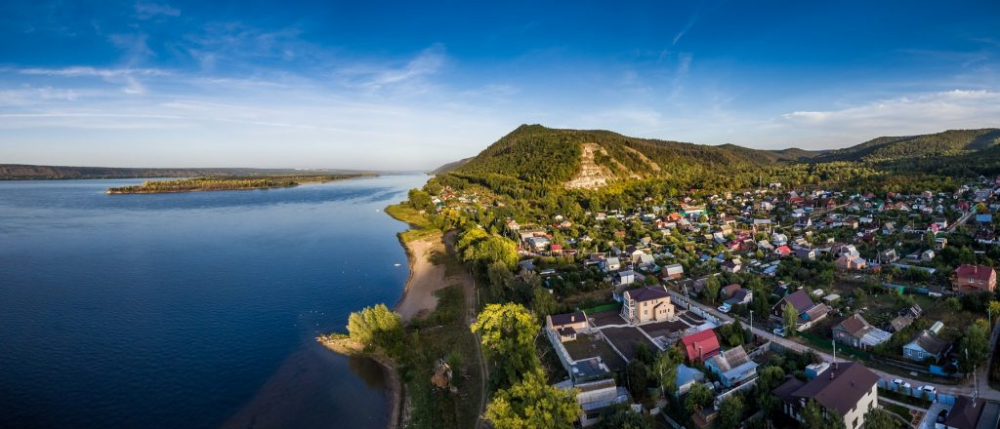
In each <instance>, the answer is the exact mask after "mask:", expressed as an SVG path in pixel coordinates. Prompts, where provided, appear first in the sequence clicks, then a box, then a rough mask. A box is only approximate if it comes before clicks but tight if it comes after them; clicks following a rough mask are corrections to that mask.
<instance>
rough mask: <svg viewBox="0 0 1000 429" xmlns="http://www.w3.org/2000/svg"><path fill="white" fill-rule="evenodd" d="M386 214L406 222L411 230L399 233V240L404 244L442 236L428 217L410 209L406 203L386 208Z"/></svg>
mask: <svg viewBox="0 0 1000 429" xmlns="http://www.w3.org/2000/svg"><path fill="white" fill-rule="evenodd" d="M385 213H386V214H388V215H389V216H392V218H393V219H396V220H398V221H400V222H406V223H407V224H409V225H410V229H409V230H406V231H403V232H401V233H399V239H400V240H402V241H403V242H404V243H408V242H411V241H413V240H419V239H422V238H427V237H431V236H434V235H436V234H440V233H441V230H440V229H438V228H437V227H435V226H434V225H433V224H431V221H430V219H428V218H427V215H425V214H424V213H421V212H420V211H419V210H416V209H414V208H413V207H410V206H409V205H407V204H406V203H400V204H393V205H391V206H388V207H386V208H385Z"/></svg>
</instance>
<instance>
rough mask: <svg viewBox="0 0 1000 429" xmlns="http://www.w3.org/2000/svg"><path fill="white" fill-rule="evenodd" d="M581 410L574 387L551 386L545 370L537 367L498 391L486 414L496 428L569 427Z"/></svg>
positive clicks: (568, 428) (565, 428)
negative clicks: (516, 381) (514, 382)
mask: <svg viewBox="0 0 1000 429" xmlns="http://www.w3.org/2000/svg"><path fill="white" fill-rule="evenodd" d="M582 412H583V410H582V409H581V408H580V405H579V404H577V402H576V390H575V389H571V390H562V389H559V388H556V387H552V386H550V385H548V383H546V381H545V374H544V373H542V370H541V369H535V370H533V371H530V372H528V373H526V374H525V375H524V379H523V380H522V381H521V382H519V383H516V384H514V385H512V386H510V387H509V388H507V389H502V390H499V391H497V393H496V395H495V396H494V397H493V400H492V401H491V402H490V405H489V406H488V407H487V408H486V414H485V417H486V420H489V422H490V423H491V424H492V425H493V427H494V428H497V429H529V428H557V429H558V428H564V429H570V428H572V427H573V422H575V421H576V419H577V418H579V417H580V414H581V413H582Z"/></svg>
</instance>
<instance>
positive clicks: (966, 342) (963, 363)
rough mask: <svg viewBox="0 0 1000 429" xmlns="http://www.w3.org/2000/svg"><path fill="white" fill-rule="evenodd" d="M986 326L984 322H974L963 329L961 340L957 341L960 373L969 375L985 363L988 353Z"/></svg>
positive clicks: (987, 330) (987, 329) (988, 343)
mask: <svg viewBox="0 0 1000 429" xmlns="http://www.w3.org/2000/svg"><path fill="white" fill-rule="evenodd" d="M986 325H987V323H986V321H985V320H982V319H979V320H976V322H975V323H973V324H972V325H971V326H969V327H968V328H966V329H965V333H964V334H963V335H962V339H961V340H959V342H958V350H957V352H958V365H959V369H961V370H962V372H965V373H971V372H972V371H974V370H975V368H976V367H977V366H979V365H982V364H983V363H984V362H986V358H987V357H988V355H989V351H990V342H989V341H990V340H989V337H990V334H989V332H990V330H989V328H988V327H987V326H986ZM966 351H968V353H966Z"/></svg>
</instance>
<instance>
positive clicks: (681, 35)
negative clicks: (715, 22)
mask: <svg viewBox="0 0 1000 429" xmlns="http://www.w3.org/2000/svg"><path fill="white" fill-rule="evenodd" d="M697 21H698V15H693V16H691V19H689V20H688V23H687V25H685V26H684V28H682V29H681V31H679V32H677V34H676V35H675V36H674V40H673V42H671V43H670V46H674V45H677V42H680V41H681V39H682V38H684V35H685V34H687V32H688V31H689V30H691V27H694V24H695V23H696V22H697Z"/></svg>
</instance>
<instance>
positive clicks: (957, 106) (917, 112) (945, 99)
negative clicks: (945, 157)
mask: <svg viewBox="0 0 1000 429" xmlns="http://www.w3.org/2000/svg"><path fill="white" fill-rule="evenodd" d="M997 126H1000V92H994V91H989V90H962V89H956V90H952V91H943V92H935V93H926V94H916V95H910V96H901V97H896V98H890V99H884V100H877V101H873V102H868V103H862V104H859V105H856V106H847V107H844V108H840V109H832V110H802V111H794V112H789V113H785V114H782V115H781V117H780V119H779V120H778V121H776V122H775V123H773V124H771V126H769V127H767V128H769V129H771V130H773V131H777V132H780V133H784V134H785V135H786V136H802V137H806V136H808V137H807V138H808V139H809V140H810V141H811V142H812V146H813V147H816V148H820V147H840V146H846V145H850V144H855V143H858V142H861V141H864V140H868V139H870V138H873V137H876V136H882V135H912V134H921V133H932V132H938V131H943V130H946V129H955V128H983V127H997Z"/></svg>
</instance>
